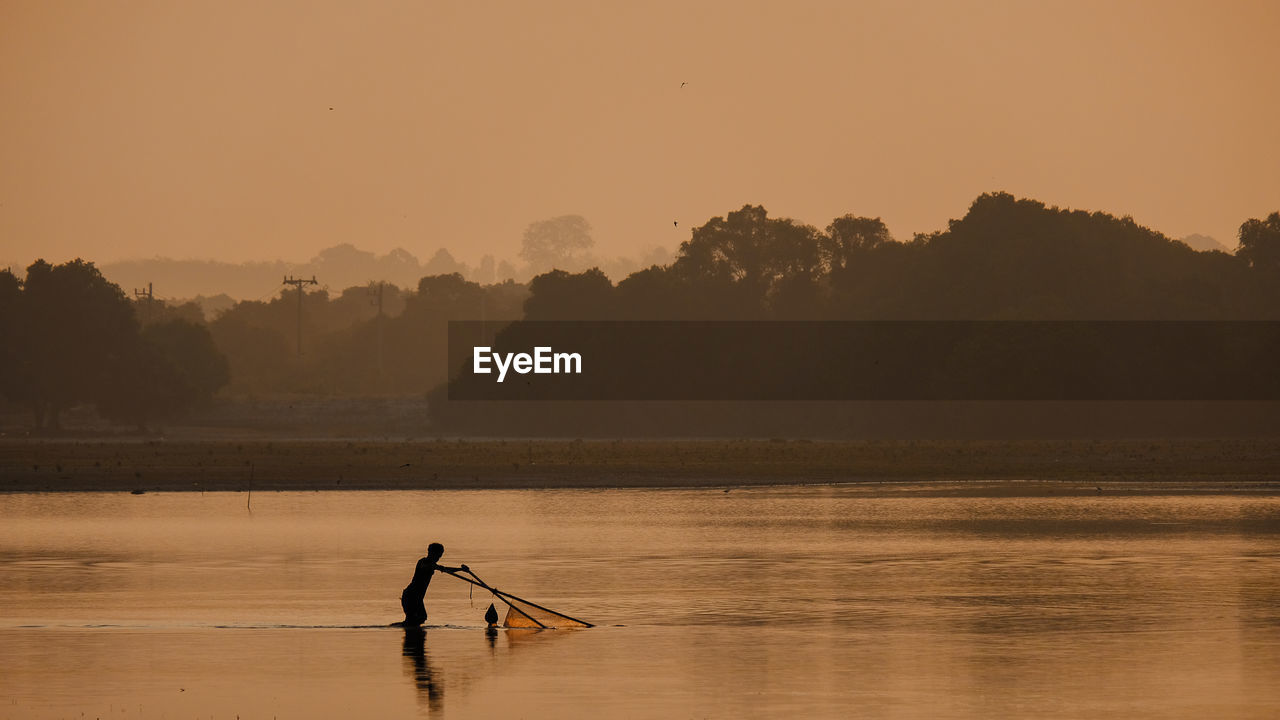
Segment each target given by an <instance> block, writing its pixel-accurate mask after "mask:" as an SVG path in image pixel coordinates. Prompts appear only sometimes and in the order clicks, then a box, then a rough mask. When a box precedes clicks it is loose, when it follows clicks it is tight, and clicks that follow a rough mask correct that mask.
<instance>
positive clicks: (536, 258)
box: [499, 215, 595, 274]
mask: <svg viewBox="0 0 1280 720" xmlns="http://www.w3.org/2000/svg"><path fill="white" fill-rule="evenodd" d="M593 245H595V240H593V239H592V238H591V225H590V224H589V223H588V222H587V220H586V218H584V217H582V216H581V215H561V216H560V217H555V218H551V219H550V220H540V221H538V222H535V223H532V224H530V225H529V227H527V228H525V231H524V237H523V239H522V240H521V242H520V259H522V260H524V261H525V263H526V264H527V265H528V267H529V270H530V271H531V272H532V273H535V274H536V273H541V272H545V271H547V270H568V271H574V270H578V269H579V265H580V264H581V262H582V259H581V258H582V255H583V254H584V253H585V252H586V251H587V250H589V249H591V247H592V246H593ZM499 274H501V273H499Z"/></svg>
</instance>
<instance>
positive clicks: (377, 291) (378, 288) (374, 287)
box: [369, 280, 386, 377]
mask: <svg viewBox="0 0 1280 720" xmlns="http://www.w3.org/2000/svg"><path fill="white" fill-rule="evenodd" d="M385 285H386V283H384V282H383V281H381V280H379V281H378V282H377V283H376V284H375V283H373V282H370V283H369V294H370V295H372V296H373V297H375V298H377V299H376V300H374V301H373V302H374V303H375V304H376V305H377V306H378V377H382V375H383V369H382V290H383V287H384V286H385Z"/></svg>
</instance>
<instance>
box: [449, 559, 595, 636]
mask: <svg viewBox="0 0 1280 720" xmlns="http://www.w3.org/2000/svg"><path fill="white" fill-rule="evenodd" d="M436 569H437V570H439V571H440V572H442V573H444V574H446V575H452V576H453V577H456V578H458V579H459V580H462V581H463V582H469V583H471V584H472V585H475V586H476V587H480V588H484V589H485V590H488V591H489V592H491V593H493V594H494V595H496V596H497V597H498V598H499V599H500V600H502V602H504V603H506V604H507V607H512V605H511V600H515V601H516V602H519V603H524V604H525V605H528V606H529V607H532V608H537V609H539V610H541V611H543V612H546V613H551V614H552V615H558V616H560V617H562V618H564V619H566V620H572V621H573V622H576V623H578V624H580V625H583V626H585V627H595V624H594V623H589V622H587V621H586V620H579V619H578V618H576V617H573V616H571V615H565V614H564V613H562V612H560V611H559V610H552V609H551V608H549V607H543V606H542V605H539V604H538V603H536V602H530V601H529V600H525V599H524V598H522V597H517V596H515V595H512V594H511V593H505V592H502V591H501V590H499V589H497V588H495V587H493V586H491V585H489V584H488V583H486V582H485V581H483V580H481V579H480V576H479V575H476V574H475V572H474V571H472V570H471V568H467V569H466V570H465V571H463V572H466V573H467V574H468V575H470V576H471V577H469V578H468V577H463V576H462V574H461V573H456V572H453V571H452V570H445V569H444V568H442V567H439V566H437V567H436ZM472 578H474V579H472ZM508 598H510V600H508ZM516 612H519V613H520V614H521V615H524V616H525V617H528V618H529V619H530V620H533V622H535V623H538V625H540V626H542V627H543V628H546V627H547V626H546V625H543V624H542V623H540V622H538V621H537V620H536V619H534V618H531V617H529V615H528V614H527V613H525V612H524V611H522V610H520V608H516Z"/></svg>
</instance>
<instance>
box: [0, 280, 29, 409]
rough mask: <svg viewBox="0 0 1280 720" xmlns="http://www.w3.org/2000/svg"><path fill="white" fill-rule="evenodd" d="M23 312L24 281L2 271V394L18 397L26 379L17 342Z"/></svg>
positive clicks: (0, 359)
mask: <svg viewBox="0 0 1280 720" xmlns="http://www.w3.org/2000/svg"><path fill="white" fill-rule="evenodd" d="M21 312H22V281H21V280H19V279H18V276H16V275H14V274H13V273H12V272H11V271H9V270H8V269H5V270H0V338H2V339H3V340H2V341H0V395H3V396H4V397H7V398H11V399H14V400H18V399H20V398H21V397H22V388H23V385H24V384H25V383H26V382H27V381H26V378H25V368H24V367H23V362H22V359H23V358H22V355H21V353H20V347H19V345H18V343H17V342H15V341H16V340H17V338H18V337H19V334H18V331H19V328H20V324H19V323H20V319H21Z"/></svg>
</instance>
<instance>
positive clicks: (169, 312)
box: [133, 298, 204, 327]
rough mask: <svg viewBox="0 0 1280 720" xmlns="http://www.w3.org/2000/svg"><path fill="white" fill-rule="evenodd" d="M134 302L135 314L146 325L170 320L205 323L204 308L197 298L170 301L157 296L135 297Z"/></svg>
mask: <svg viewBox="0 0 1280 720" xmlns="http://www.w3.org/2000/svg"><path fill="white" fill-rule="evenodd" d="M133 303H134V314H136V315H137V316H138V322H139V323H140V324H141V325H142V326H144V327H146V326H148V325H154V324H156V323H163V322H169V321H170V320H186V321H187V322H191V323H197V324H203V323H204V308H202V307H200V304H199V303H198V302H196V301H195V300H188V301H186V302H168V301H165V300H160V299H155V298H135V299H134V300H133Z"/></svg>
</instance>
